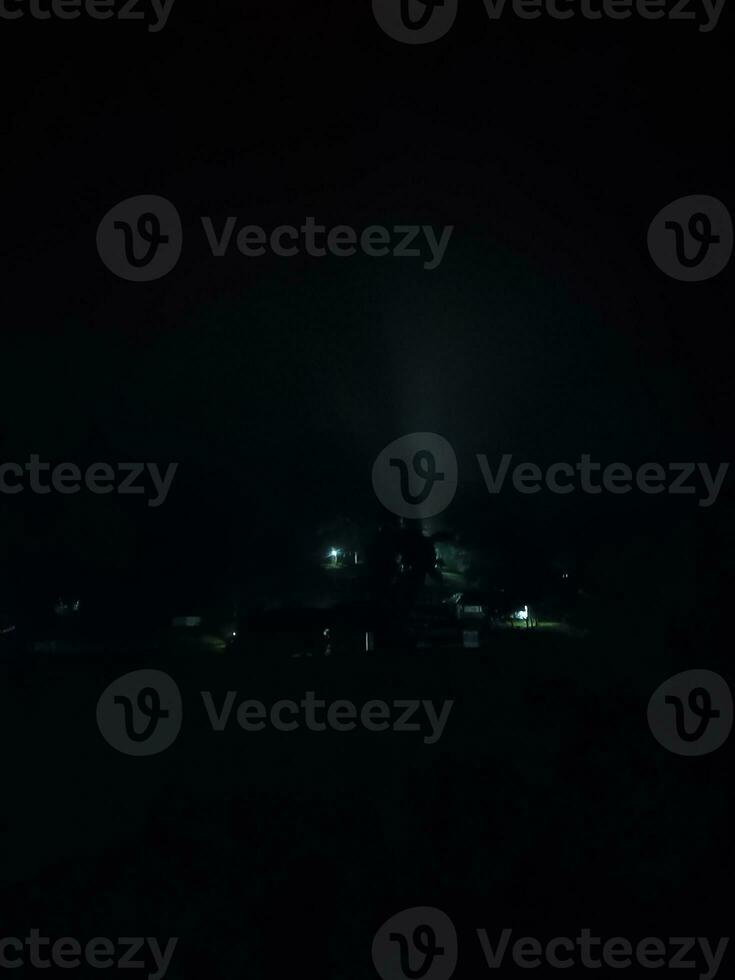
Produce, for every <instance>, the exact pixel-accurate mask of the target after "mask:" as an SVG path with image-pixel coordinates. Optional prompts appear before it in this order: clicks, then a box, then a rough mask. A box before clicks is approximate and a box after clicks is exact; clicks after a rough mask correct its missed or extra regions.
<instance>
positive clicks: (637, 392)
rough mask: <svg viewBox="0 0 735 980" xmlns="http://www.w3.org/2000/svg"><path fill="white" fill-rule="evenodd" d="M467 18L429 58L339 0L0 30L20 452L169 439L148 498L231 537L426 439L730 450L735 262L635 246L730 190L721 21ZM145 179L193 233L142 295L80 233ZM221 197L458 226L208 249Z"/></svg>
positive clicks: (10, 425) (7, 450)
mask: <svg viewBox="0 0 735 980" xmlns="http://www.w3.org/2000/svg"><path fill="white" fill-rule="evenodd" d="M242 7H245V8H246V9H241V8H242ZM460 8H461V9H460V16H459V20H458V23H457V25H456V26H455V28H454V30H453V31H452V32H451V33H450V34H449V35H448V36H447V37H446V38H445V39H444V40H442V41H440V42H438V43H436V44H433V45H428V46H426V47H419V48H411V47H408V46H404V45H399V44H396V43H395V42H393V41H391V40H389V39H388V38H387V37H386V36H385V35H383V34H382V33H381V31H380V30H379V29H378V28H377V26H376V25H375V23H374V21H373V19H372V14H371V11H370V5H369V3H360V4H355V3H352V4H347V3H344V2H337V0H327V2H323V3H321V4H319V5H316V6H314V5H311V4H295V3H289V4H284V5H281V4H267V5H255V6H254V7H253V6H252V5H239V4H232V3H231V4H224V3H219V2H209V3H207V4H206V5H204V4H197V5H194V4H192V3H187V4H186V5H185V4H184V0H178V3H177V4H176V5H175V7H174V9H173V12H172V14H171V18H170V21H169V23H168V25H167V27H166V28H165V30H163V31H162V32H161V33H159V34H148V33H146V32H145V29H144V28H143V27H142V26H140V25H138V24H135V23H133V24H117V23H115V22H110V23H83V22H81V21H79V22H73V23H72V22H70V23H48V24H47V23H36V22H33V21H30V20H28V21H25V22H22V23H21V22H18V23H17V24H16V23H15V22H12V23H10V22H8V23H2V25H0V26H1V27H2V30H0V64H1V65H2V69H1V70H2V72H3V75H4V78H3V91H4V92H5V99H4V109H3V111H2V114H3V125H4V130H5V133H6V142H5V153H4V154H3V161H2V168H3V180H2V197H3V209H2V214H3V238H4V244H5V275H4V277H3V279H4V285H3V295H4V300H5V303H4V306H5V316H4V318H3V320H4V345H3V350H4V358H3V367H4V372H3V373H4V383H3V385H2V387H1V388H0V399H2V415H1V420H2V435H3V454H4V456H5V458H8V459H15V458H19V459H21V460H22V459H23V458H25V457H26V456H27V454H28V453H29V452H38V453H40V454H41V455H45V456H48V457H56V458H75V457H74V453H77V454H78V453H79V452H82V451H83V452H94V451H96V450H98V449H99V450H104V449H105V448H107V450H108V455H109V456H117V458H125V459H130V458H138V457H139V456H140V458H154V459H158V460H161V462H168V461H171V460H177V461H181V462H182V467H183V466H184V464H186V465H187V466H188V467H190V469H189V470H188V474H189V475H188V476H185V477H183V478H182V480H181V484H180V487H177V492H178V493H179V496H178V498H177V499H175V497H174V495H173V494H172V498H171V499H172V508H171V514H169V516H168V517H167V518H164V517H162V518H161V520H172V519H173V518H172V516H171V515H173V514H175V515H176V521H181V520H184V517H185V515H186V514H187V513H189V511H190V509H191V507H192V506H194V504H196V506H197V507H198V508H199V509H198V514H199V515H200V517H201V523H203V524H205V525H207V526H211V528H212V532H211V533H212V534H215V535H219V534H222V533H224V531H223V529H224V528H226V527H228V526H232V525H231V522H233V521H234V522H236V523H237V525H238V526H240V525H241V524H243V523H244V524H247V523H248V521H249V520H250V519H251V518H252V519H253V520H254V521H256V522H257V523H258V524H259V525H260V527H261V528H263V527H268V526H270V525H273V526H276V525H279V524H280V525H283V526H285V527H288V526H290V525H291V524H295V523H298V522H299V521H302V520H304V519H306V520H309V519H311V517H312V516H313V518H314V520H316V519H317V518H318V517H322V516H325V515H326V516H328V515H329V514H330V513H331V512H332V511H334V510H345V509H347V508H348V507H349V506H350V505H351V504H353V505H354V506H355V507H356V508H359V507H362V506H367V505H368V504H369V502H370V485H369V479H370V477H369V474H370V466H371V464H372V460H373V458H374V457H375V455H376V454H377V452H378V451H379V450H380V449H381V448H382V447H383V446H384V445H385V444H386V443H387V442H389V441H391V440H392V439H394V438H396V437H398V436H399V435H402V434H404V433H405V432H410V431H414V430H429V431H437V432H441V433H442V434H444V435H445V436H446V437H447V438H449V439H450V441H451V442H452V443H453V444H454V445H455V447H456V449H457V453H458V456H459V457H460V465H462V461H463V460H468V461H470V463H471V461H472V456H473V454H474V453H476V452H486V453H488V455H490V456H495V455H498V456H499V455H500V454H502V453H503V452H512V453H514V454H516V455H517V456H518V457H519V459H520V458H523V457H525V458H528V459H531V460H538V461H542V460H545V461H548V462H551V461H554V460H565V459H570V460H572V461H575V460H576V459H578V458H579V455H580V453H582V452H589V453H591V454H592V455H593V456H595V457H596V458H600V459H602V460H604V461H614V460H617V459H624V460H630V461H635V460H645V459H658V460H661V461H662V462H668V461H669V460H673V459H677V458H686V459H689V458H700V457H701V458H712V459H717V460H726V459H728V454H729V446H730V439H729V433H730V431H731V428H730V419H731V417H732V399H733V386H732V353H733V343H732V339H731V333H732V330H731V328H732V312H733V303H732V299H731V296H732V289H731V277H732V274H733V273H732V268H730V269H728V270H726V271H725V272H724V273H723V274H721V275H720V277H719V278H718V279H716V280H714V281H711V282H708V283H704V284H699V285H696V284H695V285H687V284H683V283H677V282H674V281H673V280H668V279H667V278H666V277H665V276H664V275H663V274H662V273H661V272H659V270H658V269H657V268H656V267H655V266H654V265H653V263H652V262H651V260H650V258H649V256H648V253H647V250H646V238H645V236H646V230H647V228H648V225H649V222H650V221H651V219H652V218H653V216H654V215H655V214H656V213H657V211H658V210H659V209H660V208H661V207H662V206H663V205H664V204H666V203H667V202H668V201H670V200H673V199H674V198H677V197H682V196H685V195H688V194H693V193H705V194H712V195H714V196H717V197H720V198H721V199H722V200H723V201H725V202H726V203H729V205H730V207H731V209H732V205H733V197H732V194H731V188H732V160H731V158H730V157H729V155H728V152H727V150H726V148H727V146H728V143H729V141H730V139H731V136H732V133H731V129H732V123H731V114H730V112H729V111H728V110H726V108H725V105H726V102H725V99H726V94H727V92H728V90H729V85H730V74H731V68H730V63H731V58H730V55H731V51H730V42H729V31H728V26H729V25H728V15H727V12H726V13H725V14H724V16H723V19H722V22H721V24H720V26H719V28H718V29H717V30H716V31H714V32H713V33H711V34H699V33H697V31H696V28H695V27H693V26H691V25H689V24H686V23H684V24H666V23H649V24H642V23H640V22H627V23H617V24H616V23H606V24H597V23H587V22H584V21H579V22H578V23H570V24H567V23H559V22H534V23H529V22H522V21H518V20H514V19H512V18H507V19H505V20H503V21H502V22H500V23H495V24H490V23H489V22H488V20H487V18H486V15H485V13H484V10H483V7H482V4H481V3H480V2H479V0H478V2H476V3H474V4H470V3H464V4H461V5H460ZM142 193H153V194H161V195H163V196H165V197H167V198H169V199H170V200H171V201H173V202H174V203H175V204H176V206H177V207H178V209H179V211H180V213H181V215H182V218H183V222H184V233H185V246H184V254H183V258H182V260H181V262H180V263H179V265H178V267H177V268H176V269H175V270H174V272H172V273H171V274H170V275H169V276H167V277H166V278H164V279H162V280H160V281H158V282H154V283H150V284H141V285H136V284H132V283H127V282H123V281H121V280H118V279H116V278H115V277H114V276H113V275H111V274H110V273H109V272H108V270H107V269H105V268H104V266H103V265H102V263H101V262H100V260H99V258H98V256H97V254H96V250H95V232H96V228H97V225H98V223H99V221H100V219H101V217H102V216H103V214H104V213H105V212H106V211H107V210H108V209H109V208H110V207H111V206H112V205H113V204H115V203H116V202H117V201H119V200H121V199H122V198H125V197H128V196H132V195H135V194H142ZM204 214H206V215H211V216H212V217H214V218H217V219H218V220H224V218H225V217H226V216H227V215H229V214H236V215H238V216H239V217H240V218H241V219H242V221H243V223H260V224H264V225H266V226H268V227H273V226H275V225H277V224H282V223H293V224H299V223H301V222H302V221H303V219H304V218H305V217H306V216H307V215H310V214H311V215H314V216H315V217H316V218H317V219H318V220H319V221H320V222H321V223H324V224H327V225H333V224H352V225H355V226H357V227H360V228H362V227H365V226H367V225H370V224H388V225H393V224H401V223H427V224H433V225H434V226H440V225H444V224H453V225H455V226H456V229H455V232H454V237H453V239H452V242H451V243H450V246H449V250H448V254H447V257H446V258H445V261H444V263H443V264H442V266H441V267H440V268H439V269H438V270H436V271H433V272H427V271H424V270H423V269H422V268H421V265H420V263H419V262H417V261H414V260H408V259H403V260H388V259H381V260H378V259H368V258H358V257H355V258H351V259H350V260H349V261H347V260H344V259H343V260H340V259H336V258H325V259H313V258H294V259H290V260H285V259H276V258H272V257H266V258H262V259H245V258H243V257H241V256H240V255H239V254H238V253H236V252H234V251H233V253H232V254H231V255H229V256H228V257H226V258H223V259H214V258H213V257H212V256H211V255H210V254H208V252H207V250H206V247H205V239H204V235H203V232H202V230H201V226H200V224H199V216H200V215H204ZM80 447H83V448H82V449H80ZM358 501H359V504H358V503H357V502H358ZM529 506H530V504H529ZM534 506H535V507H541V511H540V512H538V511H537V512H536V513H541V515H543V514H544V513H545V512H544V510H543V508H544V506H547V507H551V508H552V510H553V509H554V508H557V507H558V501H556V502H554V501H552V502H551V504H549V503H548V501H547V503H546V504H545V505H544V504H539V503H536V504H534ZM586 506H600V507H602V506H605V507H608V508H610V507H615V506H620V507H622V504H620V502H619V501H613V502H612V504H611V503H610V501H605V502H604V503H600V504H599V505H598V504H597V503H594V502H593V503H592V504H590V503H589V501H588V502H586ZM554 513H555V515H556V516H555V519H556V518H557V517H558V514H557V513H556V510H554ZM621 513H622V511H621ZM243 514H244V515H246V516H245V518H244V520H243ZM571 516H572V515H571V510H570V508H567V511H566V512H563V513H562V515H561V517H562V519H564V520H571ZM607 516H609V515H607ZM607 516H606V519H607ZM613 519H614V514H613ZM192 522H193V523H196V519H195V518H192ZM215 529H216V530H215Z"/></svg>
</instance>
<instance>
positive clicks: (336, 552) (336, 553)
mask: <svg viewBox="0 0 735 980" xmlns="http://www.w3.org/2000/svg"><path fill="white" fill-rule="evenodd" d="M339 555H340V551H339V548H332V550H331V551H330V552H329V557H330V558H334V559H337V558H339Z"/></svg>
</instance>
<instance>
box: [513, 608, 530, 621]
mask: <svg viewBox="0 0 735 980" xmlns="http://www.w3.org/2000/svg"><path fill="white" fill-rule="evenodd" d="M514 618H515V619H528V606H524V607H523V609H519V610H518V612H517V613H516V614H515V616H514Z"/></svg>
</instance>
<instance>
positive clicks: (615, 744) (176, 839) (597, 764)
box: [0, 631, 733, 980]
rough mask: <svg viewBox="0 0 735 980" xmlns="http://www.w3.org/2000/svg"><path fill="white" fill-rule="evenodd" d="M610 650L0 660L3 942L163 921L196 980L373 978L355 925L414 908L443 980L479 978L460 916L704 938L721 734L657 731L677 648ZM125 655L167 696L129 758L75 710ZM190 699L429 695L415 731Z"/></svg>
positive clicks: (722, 821)
mask: <svg viewBox="0 0 735 980" xmlns="http://www.w3.org/2000/svg"><path fill="white" fill-rule="evenodd" d="M620 642H621V637H620V636H618V637H616V638H612V637H610V638H608V639H607V640H605V639H604V638H603V639H602V640H600V638H597V639H596V640H595V641H594V642H593V641H592V640H590V639H584V640H573V639H570V638H568V637H564V636H560V635H550V634H546V635H544V634H542V633H538V634H535V633H533V632H529V633H524V632H522V631H516V632H514V633H508V634H503V635H499V636H498V638H497V642H496V645H495V646H494V647H493V649H491V650H485V651H466V652H465V653H464V654H462V653H441V654H438V653H425V654H422V655H414V656H409V655H407V654H401V655H395V656H392V655H390V654H388V653H381V654H379V655H373V656H367V655H366V656H363V657H361V658H356V659H340V658H337V657H333V658H330V659H316V658H315V659H313V660H295V661H289V662H286V661H282V660H280V661H277V662H276V661H273V662H271V661H269V660H268V659H267V658H266V657H258V658H257V659H248V658H247V657H242V656H237V657H235V656H228V655H224V656H209V657H187V658H185V659H184V658H179V659H168V660H156V661H154V662H151V661H150V660H147V659H146V658H145V657H142V656H141V658H140V660H139V661H138V662H132V661H126V662H122V661H117V662H110V663H102V662H99V661H96V662H95V661H91V660H86V661H82V660H75V659H73V658H64V659H53V658H47V659H45V660H36V661H31V660H20V661H19V660H15V661H13V662H12V663H5V664H3V665H2V703H1V705H0V717H2V723H3V729H4V734H5V737H4V740H3V741H4V746H5V751H4V764H3V788H4V794H3V795H4V804H3V815H2V820H3V823H4V829H5V833H4V834H3V841H4V842H6V851H5V853H4V854H3V855H2V861H1V862H0V868H1V869H2V870H1V874H2V893H3V894H2V902H3V907H4V909H5V910H6V911H5V915H4V917H3V934H4V935H6V936H24V935H26V934H27V932H28V930H29V929H30V928H33V927H37V928H39V929H41V931H42V933H43V934H44V935H49V936H51V937H62V936H76V937H79V939H80V940H82V941H84V940H86V939H89V938H92V937H95V936H112V937H118V936H157V937H159V938H160V939H161V940H162V941H165V938H166V937H170V936H178V937H180V939H179V944H178V947H177V950H176V952H175V954H174V956H173V960H172V963H171V966H170V968H169V971H168V974H167V975H168V976H169V977H172V978H176V977H180V976H185V975H186V976H189V975H197V976H200V977H207V978H210V977H211V978H213V980H215V978H222V980H229V978H233V980H234V978H260V977H279V978H280V977H284V978H286V977H296V976H302V975H318V976H320V977H323V978H345V980H346V978H351V980H356V978H362V977H365V978H367V977H374V976H375V975H376V974H375V972H374V968H373V965H372V962H371V942H372V938H373V935H374V934H375V932H376V930H377V929H378V928H379V926H380V925H381V924H382V923H383V922H384V921H385V920H386V919H388V918H389V917H390V916H391V915H393V914H394V913H396V912H398V911H400V910H402V909H405V908H408V907H412V906H421V905H428V906H436V907H438V908H440V909H443V910H444V911H445V912H447V913H448V914H449V916H450V917H451V918H452V919H453V921H454V923H455V925H456V927H457V931H458V933H459V947H460V958H459V966H458V972H457V975H458V976H460V977H468V978H469V977H477V976H480V975H484V973H485V970H486V969H487V966H486V964H485V962H484V960H483V959H482V955H481V951H480V946H479V944H478V942H477V940H476V937H475V930H476V929H478V928H485V929H487V930H488V932H489V934H490V936H491V937H497V936H499V935H500V932H501V930H502V929H503V928H506V927H508V928H512V929H513V930H514V938H515V937H520V936H522V935H533V936H539V937H540V938H542V939H543V938H544V937H546V938H550V937H552V936H573V937H574V936H577V935H578V934H579V931H580V930H581V929H582V928H585V927H587V928H590V929H592V931H593V933H595V934H596V935H602V936H603V937H608V938H609V937H613V936H628V937H631V938H632V939H636V938H641V937H644V936H664V937H668V936H690V935H691V936H697V935H701V936H710V937H713V938H714V937H716V936H726V935H728V931H729V929H730V928H731V920H730V919H729V909H730V903H729V902H728V901H725V900H723V896H728V895H729V894H730V890H731V887H732V871H733V861H732V848H731V839H732V829H731V822H730V819H729V815H728V800H729V789H728V773H729V771H730V770H731V763H732V756H731V750H730V748H729V746H728V745H727V744H726V745H725V746H724V747H723V748H721V749H720V750H719V751H717V752H715V753H714V754H712V755H710V756H706V757H703V758H699V759H685V758H680V757H678V756H675V755H673V754H670V753H668V752H667V751H666V750H664V749H663V748H662V747H661V746H660V745H658V743H657V742H656V741H655V740H654V739H653V737H652V736H651V734H650V732H649V730H648V727H647V722H646V705H647V702H648V699H649V697H650V695H651V693H652V691H653V690H654V688H655V687H656V686H657V685H658V684H659V683H660V682H661V681H663V680H664V679H665V678H666V677H668V676H669V675H671V674H673V673H675V672H676V671H678V670H684V669H686V668H688V667H690V666H692V664H690V663H689V662H672V661H671V659H670V658H669V659H667V657H665V656H664V654H663V653H661V652H659V651H658V650H657V649H656V648H655V646H653V647H651V648H646V647H645V646H643V647H642V646H641V643H642V641H641V638H636V637H634V636H631V637H629V638H628V647H627V648H626V649H622V650H621V648H620ZM704 659H705V660H706V663H702V664H700V663H698V664H696V665H695V666H709V667H711V669H714V670H717V669H718V668H720V669H723V668H722V664H720V663H718V660H717V658H714V659H713V658H709V657H707V658H704ZM141 667H154V668H157V669H160V670H163V671H166V672H167V673H168V674H170V675H171V676H172V677H173V678H174V679H175V680H176V682H177V684H178V686H179V688H180V690H181V692H182V697H183V726H182V730H181V734H180V735H179V737H178V739H177V740H176V741H175V743H174V744H173V745H172V746H171V747H170V748H168V749H167V750H166V751H164V752H162V753H161V754H159V755H156V756H153V757H150V758H132V757H128V756H125V755H122V754H120V753H118V752H117V751H116V750H115V749H113V748H112V747H111V746H110V745H108V744H107V742H106V741H105V740H104V739H103V738H102V736H101V734H100V732H99V730H98V728H97V725H96V717H95V712H96V705H97V701H98V698H99V696H100V694H101V693H102V691H103V690H104V689H105V688H106V687H107V685H108V684H109V683H110V682H112V681H113V680H114V679H115V678H116V677H118V676H119V675H121V674H124V673H126V672H128V671H131V670H135V669H139V668H141ZM723 672H724V670H723ZM202 691H209V692H211V693H212V698H213V701H214V702H215V703H216V704H217V705H219V704H221V702H222V701H223V700H224V698H225V696H226V694H227V692H228V691H234V692H238V693H237V699H236V704H239V703H240V701H241V700H246V699H248V698H254V699H258V700H260V701H262V702H264V703H265V704H266V705H270V704H272V703H274V702H276V701H278V700H280V699H293V700H295V701H300V700H301V699H302V698H303V697H304V696H305V694H306V692H307V691H314V692H315V694H316V696H317V697H319V698H322V699H324V700H326V701H332V700H336V699H347V700H350V701H352V702H354V703H355V704H356V705H358V706H361V705H363V704H364V703H365V702H367V701H369V700H372V699H381V700H384V701H386V702H389V703H391V702H393V701H395V700H396V699H427V700H433V701H434V703H435V704H436V705H437V707H438V705H439V703H440V702H443V701H445V700H447V699H451V700H453V701H454V705H453V708H452V710H451V714H450V716H449V720H448V723H447V726H446V729H445V730H444V732H443V735H442V737H441V738H440V739H439V740H438V741H436V742H435V743H434V744H426V742H425V741H424V734H425V733H415V732H405V733H400V734H399V733H395V732H392V731H388V732H384V733H367V732H364V731H354V732H343V733H339V732H333V731H326V732H310V731H304V730H299V731H294V732H273V731H262V732H257V733H253V732H249V733H248V732H245V731H243V730H242V729H241V728H240V727H238V725H237V723H236V719H235V716H234V711H233V715H232V717H231V718H230V722H229V724H228V725H227V727H226V729H225V730H224V731H222V732H215V731H213V730H212V727H211V725H210V724H209V722H208V719H207V713H206V711H205V708H204V703H203V700H202V696H201V692H202ZM720 889H722V892H721V894H718V891H719V890H720ZM87 969H88V970H89V974H85V973H84V969H82V971H81V974H77V975H96V976H99V971H98V970H92V969H90V968H87ZM546 969H547V968H546V967H541V968H540V969H537V970H536V971H535V975H537V976H539V975H545V974H546ZM47 972H50V971H47ZM493 972H495V973H498V974H499V975H503V976H505V975H519V969H518V967H515V966H512V965H508V966H506V967H504V968H503V969H502V970H496V971H493ZM584 972H587V971H584ZM664 972H667V971H664ZM557 973H558V971H554V970H551V971H550V974H551V975H557ZM567 973H568V974H576V970H570V971H567ZM601 973H607V971H605V970H602V971H598V975H600V974H601ZM644 973H645V974H646V975H647V973H648V971H644ZM624 974H625V976H626V977H629V976H635V975H638V974H636V968H635V967H633V968H632V969H629V970H625V971H624ZM67 975H70V974H69V971H67ZM107 975H108V976H111V975H117V971H116V970H108V971H107ZM121 975H126V974H125V973H122V971H121ZM127 975H129V974H127ZM138 975H141V976H142V975H144V974H143V973H142V972H141V971H138ZM521 975H522V974H521ZM689 975H693V974H692V972H691V971H690V974H689ZM723 975H724V974H723Z"/></svg>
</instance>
